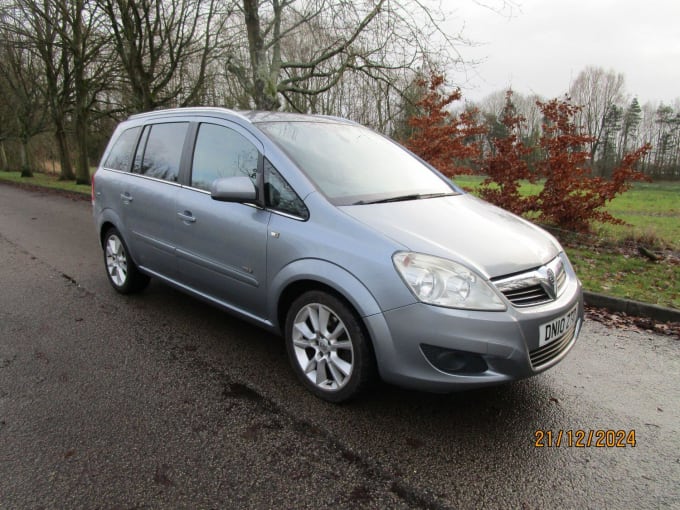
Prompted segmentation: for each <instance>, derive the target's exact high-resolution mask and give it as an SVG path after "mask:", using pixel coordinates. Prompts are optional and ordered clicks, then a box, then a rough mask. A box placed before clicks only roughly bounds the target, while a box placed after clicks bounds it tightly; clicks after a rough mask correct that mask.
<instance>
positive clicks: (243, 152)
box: [191, 124, 259, 190]
mask: <svg viewBox="0 0 680 510" xmlns="http://www.w3.org/2000/svg"><path fill="white" fill-rule="evenodd" d="M258 157H259V152H258V150H257V148H256V147H255V146H254V145H253V144H252V143H250V142H249V141H248V140H247V139H246V138H245V137H244V136H242V135H241V134H239V133H237V132H236V131H234V130H233V129H229V128H226V127H224V126H218V125H216V124H201V125H200V126H199V128H198V136H197V137H196V145H195V146H194V157H193V164H192V171H191V186H193V187H194V188H199V189H204V190H210V186H211V185H212V182H213V181H214V180H215V179H220V178H222V177H234V176H239V175H246V176H248V177H250V179H251V180H252V181H253V184H256V185H257V164H258Z"/></svg>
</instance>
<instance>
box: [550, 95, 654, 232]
mask: <svg viewBox="0 0 680 510" xmlns="http://www.w3.org/2000/svg"><path fill="white" fill-rule="evenodd" d="M537 104H538V107H539V108H540V109H541V112H542V113H543V118H544V121H543V134H542V135H541V140H540V146H541V149H542V151H543V153H544V156H543V158H541V159H540V160H539V161H538V163H537V171H538V173H539V174H541V175H542V176H543V177H545V184H544V186H543V190H542V191H541V192H540V193H539V195H538V197H537V207H538V209H539V210H540V216H539V221H542V222H544V223H549V224H552V225H556V226H559V227H560V228H564V229H566V230H572V231H577V232H586V231H588V230H589V227H590V224H591V222H593V221H603V222H609V223H623V222H622V221H621V220H619V219H617V218H614V217H613V216H612V215H611V214H609V213H608V212H606V211H604V210H603V209H602V207H603V206H604V205H605V204H606V203H607V202H609V201H610V200H612V199H613V198H614V197H615V196H616V195H618V194H620V193H623V192H624V191H626V190H628V189H629V188H630V186H631V181H635V180H645V179H647V178H646V176H645V175H644V174H642V173H641V172H638V171H636V170H635V165H636V163H637V162H638V160H639V159H640V158H641V157H642V156H644V155H645V154H646V153H647V152H648V151H649V150H650V147H649V146H648V145H645V146H643V147H641V148H639V149H637V150H636V151H633V152H631V153H629V154H628V155H626V156H625V157H624V158H623V160H622V161H621V163H620V164H619V165H618V166H617V167H616V168H615V169H614V170H613V173H612V178H611V179H610V180H605V179H602V178H601V177H592V176H591V172H590V165H589V164H588V163H589V158H590V155H589V153H588V151H587V147H588V144H589V143H590V142H591V141H592V140H591V138H590V137H588V136H585V135H584V134H582V133H581V132H580V130H579V129H578V127H577V126H576V124H575V123H574V115H575V114H576V113H577V112H578V111H579V109H580V108H579V107H578V106H575V105H573V104H572V103H571V102H570V101H569V99H562V100H558V99H553V100H552V101H548V102H547V103H542V102H540V101H539V102H537Z"/></svg>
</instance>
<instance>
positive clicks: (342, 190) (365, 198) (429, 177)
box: [258, 121, 457, 205]
mask: <svg viewBox="0 0 680 510" xmlns="http://www.w3.org/2000/svg"><path fill="white" fill-rule="evenodd" d="M258 127H259V128H260V129H262V130H263V131H264V132H265V133H267V135H269V137H270V138H271V139H272V140H273V141H274V142H276V143H277V144H278V145H279V146H280V147H281V148H282V149H283V150H284V151H286V153H287V154H288V155H289V156H290V157H291V159H292V160H293V161H295V163H296V164H297V165H298V166H299V167H300V169H301V170H302V171H303V172H304V173H305V174H306V175H307V176H308V177H309V178H310V179H311V180H312V182H313V183H314V184H315V185H316V187H317V188H318V189H319V190H320V191H321V192H322V193H323V194H324V195H325V196H326V197H327V198H328V199H329V200H330V201H331V202H332V203H333V204H335V205H351V204H369V203H377V202H393V201H400V200H416V199H423V198H432V197H438V196H444V195H453V194H456V193H457V190H456V189H455V188H452V187H451V186H450V185H449V184H448V183H447V182H446V181H445V180H444V179H442V178H441V177H440V176H439V175H437V174H436V173H435V172H433V171H432V170H430V169H429V168H428V167H427V166H426V165H424V164H423V163H422V162H421V161H419V160H418V159H417V158H415V157H413V156H412V155H411V154H409V153H408V152H407V151H406V150H404V149H403V148H402V147H400V146H399V145H397V144H396V143H394V142H392V141H390V140H389V139H388V138H385V137H383V136H381V135H379V134H377V133H375V132H373V131H371V130H370V129H368V128H365V127H362V126H359V125H356V124H341V123H335V122H315V121H310V122H301V121H290V122H262V123H258Z"/></svg>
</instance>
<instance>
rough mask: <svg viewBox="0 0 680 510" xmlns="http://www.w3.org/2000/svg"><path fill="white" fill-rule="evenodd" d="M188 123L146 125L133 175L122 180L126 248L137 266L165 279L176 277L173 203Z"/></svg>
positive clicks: (121, 195)
mask: <svg viewBox="0 0 680 510" xmlns="http://www.w3.org/2000/svg"><path fill="white" fill-rule="evenodd" d="M188 127H189V123H188V122H162V123H155V124H150V125H147V126H145V127H144V130H143V131H142V136H141V137H140V140H139V143H138V145H137V150H136V152H135V157H134V160H133V165H132V173H130V174H127V175H125V176H124V182H123V184H122V187H121V193H120V200H121V202H122V206H121V211H122V216H123V221H124V223H125V226H126V230H127V231H128V239H127V242H128V245H129V247H130V250H131V252H132V254H133V256H134V258H135V261H136V263H137V264H138V265H139V266H141V267H143V268H145V269H147V270H148V271H150V272H152V273H156V274H158V275H162V276H164V277H166V278H174V277H175V274H176V263H175V246H174V243H173V239H172V238H173V235H174V233H173V229H174V227H175V221H174V219H175V201H176V195H177V191H178V190H179V189H180V186H179V182H178V176H179V170H180V162H181V157H182V151H183V147H184V143H185V139H186V133H187V131H188Z"/></svg>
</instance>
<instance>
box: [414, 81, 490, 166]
mask: <svg viewBox="0 0 680 510" xmlns="http://www.w3.org/2000/svg"><path fill="white" fill-rule="evenodd" d="M443 85H444V76H443V75H440V74H432V75H431V76H430V79H429V82H428V81H425V80H420V81H419V82H418V86H419V87H421V88H422V89H423V90H425V93H424V95H423V96H422V98H421V99H420V100H419V101H418V102H417V103H416V107H417V109H418V112H419V113H418V114H417V115H415V116H413V117H411V118H410V119H409V120H408V125H409V126H411V128H413V133H412V135H411V136H410V138H409V139H408V140H406V142H405V144H404V145H406V147H408V148H409V149H410V150H412V151H413V152H415V153H416V154H418V156H420V157H421V158H423V159H424V160H425V161H427V162H428V163H430V164H431V165H432V166H434V167H435V168H436V169H437V170H439V171H440V172H442V173H443V174H445V175H447V176H449V177H453V176H454V175H458V174H468V173H470V169H469V168H468V166H467V165H466V161H468V160H471V159H473V158H475V157H477V156H478V155H479V152H480V151H479V145H478V143H477V142H476V140H475V137H476V136H477V135H480V134H483V133H484V132H485V131H486V128H485V127H484V126H482V125H479V124H478V123H477V121H476V111H465V112H463V113H461V114H460V115H454V114H452V113H451V112H450V111H449V109H448V107H449V105H451V103H453V102H455V101H459V100H460V98H461V93H460V90H455V91H453V92H451V93H445V92H444V91H443Z"/></svg>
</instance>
